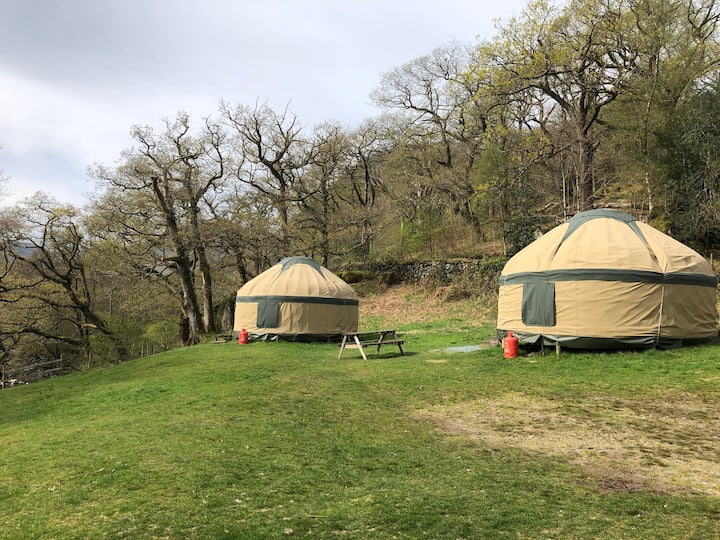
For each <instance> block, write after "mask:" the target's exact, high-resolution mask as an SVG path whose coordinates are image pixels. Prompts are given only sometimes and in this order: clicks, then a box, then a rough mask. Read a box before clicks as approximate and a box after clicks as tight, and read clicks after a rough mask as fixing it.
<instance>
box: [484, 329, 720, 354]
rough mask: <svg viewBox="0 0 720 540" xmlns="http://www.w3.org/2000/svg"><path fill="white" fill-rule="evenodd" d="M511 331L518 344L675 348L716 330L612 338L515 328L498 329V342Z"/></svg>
mask: <svg viewBox="0 0 720 540" xmlns="http://www.w3.org/2000/svg"><path fill="white" fill-rule="evenodd" d="M508 331H511V332H512V333H513V334H515V335H516V336H517V337H518V340H519V342H520V345H531V346H532V345H534V346H540V345H543V346H546V347H552V346H555V345H560V347H565V348H569V349H606V350H607V349H649V348H659V349H675V348H678V347H682V346H684V345H701V344H704V343H710V342H712V341H715V340H716V339H717V336H718V334H717V332H715V333H713V334H709V335H707V336H704V337H696V338H670V337H665V336H657V335H646V336H622V337H614V338H601V337H587V336H562V335H556V334H536V333H532V332H522V331H520V332H518V331H515V330H504V329H498V330H497V331H496V335H497V338H498V340H499V341H500V342H502V339H503V338H504V337H505V336H506V335H507V332H508Z"/></svg>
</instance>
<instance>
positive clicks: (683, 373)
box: [0, 310, 720, 539]
mask: <svg viewBox="0 0 720 540" xmlns="http://www.w3.org/2000/svg"><path fill="white" fill-rule="evenodd" d="M419 319H421V320H420V321H419V322H410V321H404V322H403V321H400V320H399V319H392V318H383V316H382V315H380V314H372V313H369V314H367V315H366V316H365V318H364V322H363V324H365V325H367V326H368V327H378V326H380V325H382V326H385V325H387V324H397V326H398V329H399V331H400V332H401V334H402V335H403V337H404V338H405V339H406V344H405V349H406V351H407V354H406V355H405V356H398V355H396V354H395V352H394V351H392V350H391V349H390V348H387V349H383V353H382V354H381V355H379V356H373V357H371V359H370V360H368V361H367V362H366V361H363V360H362V359H361V358H360V355H359V354H358V353H357V351H348V352H346V354H345V356H344V357H343V359H342V360H338V359H337V353H338V347H337V346H336V345H332V344H320V345H317V344H315V345H309V344H300V343H251V344H249V345H243V346H239V345H237V344H235V343H228V344H223V345H200V346H196V347H192V348H186V349H182V350H177V351H170V352H167V353H163V354H160V355H156V356H152V357H148V358H144V359H140V360H135V361H132V362H127V363H125V364H122V365H118V366H113V367H111V368H106V369H102V370H94V371H88V372H84V373H78V374H73V375H69V376H64V377H58V378H55V379H51V380H47V381H44V382H40V383H36V384H33V385H28V386H24V387H16V388H12V389H8V390H5V391H2V392H0V411H2V414H1V415H0V518H1V519H0V538H13V539H15V538H248V539H251V538H252V539H256V538H287V537H302V538H304V537H309V538H433V539H446V538H447V539H456V538H467V539H475V538H506V537H512V538H562V539H566V538H578V539H581V538H582V539H586V538H603V539H607V538H622V539H627V538H673V539H675V538H688V539H690V538H692V539H698V538H699V539H702V538H720V412H719V411H718V407H717V404H718V395H719V393H720V392H719V389H720V364H719V363H718V357H719V356H720V344H713V345H708V346H704V347H695V348H687V349H681V350H674V351H647V352H620V353H614V354H573V353H563V354H562V355H561V356H559V357H557V356H555V354H554V351H552V352H550V353H548V354H536V355H532V356H522V357H521V358H518V359H515V360H506V359H504V358H503V357H502V351H501V349H499V348H490V349H486V350H470V351H469V352H455V351H457V350H459V348H461V347H463V346H472V345H477V344H480V343H481V342H483V341H485V340H487V338H489V337H490V336H491V335H492V333H493V331H494V329H493V328H492V327H491V326H489V325H482V324H480V323H473V322H468V318H467V317H462V318H457V317H455V315H454V314H453V312H452V310H448V311H446V313H445V314H444V315H443V314H435V315H433V316H428V317H420V318H419Z"/></svg>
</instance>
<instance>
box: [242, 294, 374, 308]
mask: <svg viewBox="0 0 720 540" xmlns="http://www.w3.org/2000/svg"><path fill="white" fill-rule="evenodd" d="M268 301H269V302H276V303H278V304H281V303H286V304H287V303H294V304H328V305H336V306H358V305H360V301H359V300H357V299H355V298H324V297H321V296H280V295H278V296H273V295H262V296H236V297H235V302H236V303H238V304H240V303H251V302H268Z"/></svg>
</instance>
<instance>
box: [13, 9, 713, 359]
mask: <svg viewBox="0 0 720 540" xmlns="http://www.w3.org/2000/svg"><path fill="white" fill-rule="evenodd" d="M719 20H720V6H718V5H717V4H716V1H715V0H570V1H568V2H566V3H564V4H563V5H562V6H561V7H558V6H555V5H554V4H553V3H551V2H547V1H545V0H540V1H532V2H530V3H529V4H528V5H527V7H526V9H525V10H524V11H523V13H522V15H520V16H518V17H516V18H513V19H510V20H508V21H507V22H504V23H498V24H497V27H496V33H495V35H494V36H493V37H492V38H491V39H489V40H486V41H482V42H478V43H473V44H462V43H451V44H448V45H446V46H443V47H440V48H437V49H435V50H432V51H430V52H428V53H427V54H426V55H423V56H421V57H419V58H416V59H414V60H412V61H410V62H408V63H407V64H405V65H401V66H398V67H394V68H392V69H390V70H389V71H387V72H386V73H385V74H384V75H383V76H382V77H380V80H379V81H378V82H377V85H376V88H375V90H374V91H373V93H372V96H371V98H372V100H373V101H374V103H375V104H376V105H377V106H378V107H379V111H381V112H380V113H379V114H378V115H377V116H376V117H374V118H370V119H368V120H366V121H365V122H363V123H362V124H361V125H357V126H344V125H339V124H337V123H333V122H326V123H322V124H320V125H316V126H313V127H308V126H305V125H304V124H303V123H302V119H301V118H299V117H298V116H297V115H296V114H294V113H293V112H292V110H290V108H289V107H288V108H285V109H283V110H274V109H273V108H271V107H269V106H268V105H267V104H266V103H263V102H262V100H258V102H257V103H255V104H250V105H248V104H233V103H228V102H225V101H223V100H220V101H219V106H218V109H217V111H215V112H214V113H212V114H210V115H208V116H207V117H203V118H191V117H190V116H189V115H188V114H186V113H184V112H182V111H181V112H178V113H177V115H176V116H175V117H174V118H168V119H165V120H163V121H162V122H160V123H158V125H136V126H132V137H133V141H134V142H133V146H132V147H131V148H128V149H125V150H122V151H121V152H119V159H118V160H117V162H116V165H113V166H108V165H105V164H102V163H97V164H94V165H92V166H91V167H90V168H89V174H90V176H91V177H92V178H93V179H94V180H95V181H96V183H97V187H98V189H97V190H96V193H95V195H94V196H93V198H92V200H91V201H90V202H89V203H88V204H87V205H86V206H84V207H82V208H79V207H76V206H74V205H71V204H65V203H59V202H58V201H55V200H53V199H52V198H50V197H49V196H47V195H45V194H43V193H37V194H36V195H35V196H33V197H31V198H29V199H27V200H24V201H22V202H20V203H19V204H17V205H14V206H12V207H3V208H2V209H0V364H1V365H5V366H15V367H17V366H22V365H29V364H33V363H37V362H39V361H41V360H43V359H50V358H62V359H63V362H64V363H65V364H66V365H67V366H69V367H73V368H76V369H83V368H87V367H92V366H97V365H103V364H107V363H114V362H120V361H123V360H126V359H129V358H133V357H137V356H139V355H140V354H142V352H143V351H144V350H148V348H152V349H153V350H155V348H157V349H158V350H159V349H166V348H170V347H176V346H182V345H193V344H195V343H198V342H200V341H202V340H203V339H205V338H206V337H207V336H210V335H213V334H214V333H217V332H226V331H228V330H229V328H230V324H231V323H230V318H231V312H232V306H233V305H234V298H235V293H236V291H237V289H238V288H239V287H240V286H241V285H242V284H243V283H244V282H246V281H247V280H249V279H251V278H252V277H253V276H255V275H257V274H258V273H260V272H261V271H263V270H265V269H266V268H268V267H269V266H271V265H272V264H275V263H276V262H277V261H278V260H279V259H281V258H282V257H285V256H290V255H304V256H310V257H313V258H315V259H316V260H317V261H318V262H320V263H321V264H323V265H325V266H327V267H328V268H330V269H331V270H333V271H340V270H342V269H344V268H348V267H350V266H351V265H352V264H363V263H372V262H403V261H409V260H421V261H429V260H435V261H436V260H447V259H451V258H483V257H508V256H510V255H512V254H514V253H515V252H517V251H518V250H519V249H521V248H522V247H524V246H525V245H527V244H528V243H529V242H531V241H532V240H533V239H534V238H535V237H536V236H537V235H538V234H541V233H542V232H544V231H546V230H548V229H550V228H552V227H554V226H556V225H558V224H559V223H562V222H563V221H564V220H566V219H567V218H568V217H570V216H572V215H573V214H575V213H577V212H579V211H583V210H587V209H591V208H606V207H612V208H621V209H623V210H624V211H626V212H629V213H631V214H633V215H634V216H636V217H637V218H638V219H641V220H643V221H647V222H649V223H651V224H652V225H653V226H655V227H656V228H658V229H660V230H662V231H663V232H666V233H668V234H670V235H671V236H673V237H674V238H676V239H678V240H680V241H682V242H684V243H686V244H688V245H690V246H691V247H693V248H694V249H696V250H697V251H698V252H700V253H702V254H704V255H706V256H710V255H712V253H713V252H715V251H716V250H717V249H718V248H720V220H719V219H718V216H719V215H720V200H719V199H718V195H720V128H719V127H718V126H719V125H720V41H719V35H718V22H719ZM4 175H5V182H11V178H12V171H4ZM48 181H52V179H50V178H49V179H48Z"/></svg>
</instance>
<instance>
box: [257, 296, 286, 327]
mask: <svg viewBox="0 0 720 540" xmlns="http://www.w3.org/2000/svg"><path fill="white" fill-rule="evenodd" d="M279 319H280V303H279V302H277V301H276V300H272V299H268V298H263V299H262V300H260V301H259V302H258V306H257V319H256V321H255V325H256V326H257V327H258V328H277V327H278V320H279Z"/></svg>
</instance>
